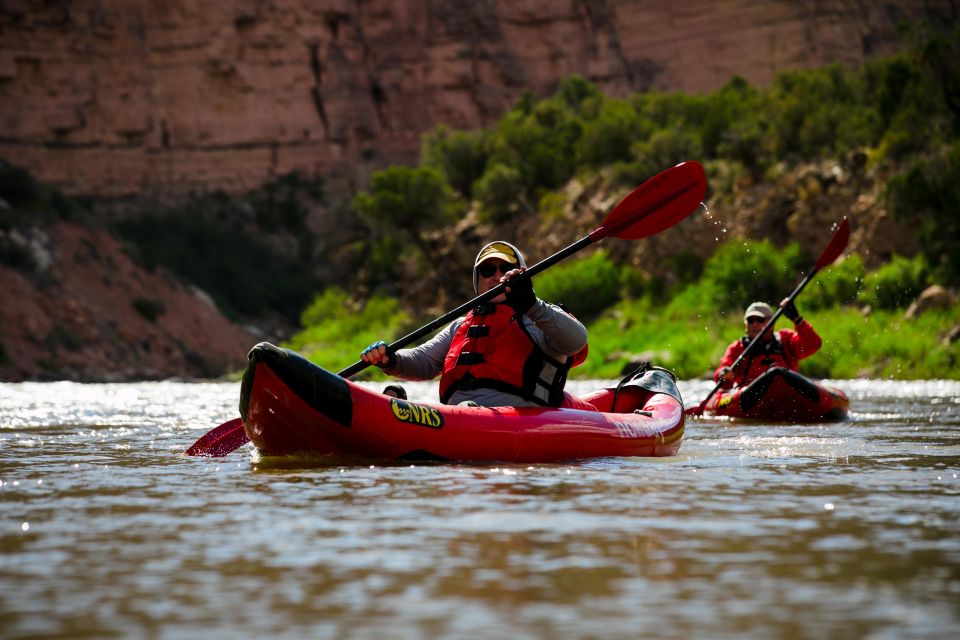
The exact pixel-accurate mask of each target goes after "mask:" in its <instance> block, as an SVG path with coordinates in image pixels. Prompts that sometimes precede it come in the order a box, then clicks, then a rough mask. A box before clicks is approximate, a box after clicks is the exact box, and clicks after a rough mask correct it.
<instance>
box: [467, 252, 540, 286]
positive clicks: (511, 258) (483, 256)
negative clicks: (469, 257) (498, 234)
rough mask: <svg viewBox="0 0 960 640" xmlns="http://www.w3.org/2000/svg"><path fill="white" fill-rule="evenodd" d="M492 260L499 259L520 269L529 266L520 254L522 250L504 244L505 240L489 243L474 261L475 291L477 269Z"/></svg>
mask: <svg viewBox="0 0 960 640" xmlns="http://www.w3.org/2000/svg"><path fill="white" fill-rule="evenodd" d="M491 258H499V259H500V260H503V261H504V262H506V263H507V264H513V265H516V266H517V267H519V268H524V267H526V266H527V263H526V261H525V260H524V259H523V254H522V253H520V250H519V249H517V248H516V247H515V246H513V245H512V244H510V243H509V242H504V241H503V240H496V241H494V242H489V243H487V244H485V245H484V246H483V248H482V249H480V251H479V252H478V253H477V259H476V260H474V261H473V290H474V291H476V290H477V267H478V266H480V264H481V263H482V262H485V261H487V260H490V259H491Z"/></svg>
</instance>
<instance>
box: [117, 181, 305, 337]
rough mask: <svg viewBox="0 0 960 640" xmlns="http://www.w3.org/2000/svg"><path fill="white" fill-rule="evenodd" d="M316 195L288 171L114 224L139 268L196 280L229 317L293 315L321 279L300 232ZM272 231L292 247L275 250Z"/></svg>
mask: <svg viewBox="0 0 960 640" xmlns="http://www.w3.org/2000/svg"><path fill="white" fill-rule="evenodd" d="M318 197H322V193H321V192H320V190H319V186H318V185H317V184H315V183H311V182H309V181H305V180H303V179H302V178H300V177H299V176H296V175H290V176H285V177H283V178H280V179H279V180H277V181H276V182H272V183H269V184H267V185H265V186H264V187H263V188H262V189H259V190H257V191H254V192H251V193H249V194H247V195H246V196H245V197H243V198H233V197H231V196H228V195H227V194H224V193H222V192H214V193H210V194H202V195H196V196H194V197H192V198H190V199H188V200H186V201H183V202H180V203H178V204H176V205H174V206H172V207H167V208H156V209H153V210H149V211H146V212H143V213H141V214H139V215H137V216H131V217H129V218H127V219H124V220H121V221H119V222H117V223H116V225H115V229H116V231H117V232H118V233H119V234H120V235H121V236H122V237H123V238H124V239H125V240H126V241H127V242H128V244H129V245H130V248H131V250H132V251H133V253H134V254H135V255H136V256H137V257H138V258H139V260H140V262H141V263H142V264H143V265H144V266H146V267H147V268H148V269H158V268H163V269H167V270H169V271H171V272H173V273H175V274H177V275H178V276H180V277H181V278H183V279H185V280H187V281H188V282H192V283H194V284H196V285H198V286H199V287H200V288H201V289H203V290H204V291H207V292H208V293H209V294H210V295H211V296H212V297H213V299H214V300H215V301H216V302H217V305H218V306H219V307H220V308H221V309H222V310H223V312H224V313H225V314H226V315H227V316H229V317H231V318H233V319H235V320H240V319H243V318H248V317H255V316H262V315H269V314H271V313H276V314H279V315H280V316H282V317H284V318H287V319H289V320H290V321H295V320H296V318H298V316H299V314H300V311H301V310H302V309H303V308H304V307H305V306H306V305H307V303H308V302H309V301H310V297H311V296H312V295H313V292H314V291H315V289H316V287H317V285H318V283H317V281H316V280H315V279H314V278H313V277H312V276H311V275H310V269H309V266H307V265H305V264H304V257H306V256H309V254H310V237H309V235H307V234H305V233H303V231H304V228H305V220H306V208H305V207H306V205H305V204H304V200H306V199H309V198H318ZM274 234H286V235H287V236H292V237H294V238H296V242H297V245H296V246H297V248H296V250H294V251H282V250H280V249H278V248H277V244H280V243H271V242H270V240H271V238H272V237H273V235H274ZM288 244H289V243H286V244H284V245H283V246H287V245H288ZM138 311H139V312H140V313H142V314H143V310H141V309H138ZM149 313H150V312H149V311H148V313H147V314H145V315H144V317H148V319H149Z"/></svg>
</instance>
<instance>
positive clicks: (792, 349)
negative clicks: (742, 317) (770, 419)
mask: <svg viewBox="0 0 960 640" xmlns="http://www.w3.org/2000/svg"><path fill="white" fill-rule="evenodd" d="M748 344H750V340H749V339H748V338H747V337H746V336H744V337H743V338H740V339H739V340H737V341H736V342H734V343H732V344H731V345H730V346H729V347H727V351H726V353H724V354H723V358H721V359H720V366H719V367H717V370H716V371H714V372H713V379H714V381H719V380H720V371H721V370H722V369H723V368H724V367H729V366H731V365H733V363H734V362H736V360H737V358H739V357H740V354H741V353H743V351H744V350H745V349H746V348H747V345H748ZM822 344H823V341H822V340H821V339H820V336H819V335H817V332H816V331H814V330H813V327H812V326H810V323H809V322H807V321H806V320H801V321H800V323H799V324H798V325H796V331H794V330H793V329H780V330H779V331H774V332H773V339H772V340H767V341H765V342H763V343H758V344H757V345H756V346H755V347H754V348H753V349H752V350H751V351H750V353H749V354H747V357H746V358H744V359H743V361H742V362H741V363H740V364H739V365H737V368H736V370H734V374H735V376H736V377H735V378H734V381H733V385H734V386H738V387H744V386H746V385H748V384H750V383H751V382H753V381H754V380H756V379H757V378H758V377H759V376H760V375H761V374H762V373H763V372H764V371H766V370H767V369H770V368H772V367H786V368H788V369H791V370H793V371H796V370H797V365H798V364H799V362H800V360H802V359H803V358H809V357H810V356H812V355H813V354H815V353H816V352H817V351H819V350H820V346H821V345H822ZM723 386H724V387H730V386H731V385H730V383H726V384H724V385H723Z"/></svg>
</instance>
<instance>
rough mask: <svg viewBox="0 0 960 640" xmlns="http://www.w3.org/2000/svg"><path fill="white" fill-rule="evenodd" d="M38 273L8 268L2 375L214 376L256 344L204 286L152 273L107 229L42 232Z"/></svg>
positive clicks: (3, 287)
mask: <svg viewBox="0 0 960 640" xmlns="http://www.w3.org/2000/svg"><path fill="white" fill-rule="evenodd" d="M32 233H33V235H32V237H30V238H29V239H27V240H28V241H29V244H30V245H31V246H32V248H33V252H34V255H35V256H36V257H37V258H38V259H37V262H38V265H37V269H36V270H35V271H34V272H33V273H31V274H25V273H22V272H20V271H16V270H13V269H10V268H7V267H0V291H2V292H3V300H4V304H3V308H2V309H0V339H2V340H0V380H14V381H19V380H24V379H28V380H62V379H71V380H79V381H123V380H151V379H162V378H168V377H171V376H180V377H185V378H209V377H215V376H219V375H221V374H223V373H225V372H227V371H231V370H236V369H239V368H242V367H243V366H244V364H245V361H246V358H245V356H246V353H247V351H248V350H249V349H250V347H251V346H253V345H254V344H255V343H256V342H257V341H258V339H257V337H255V336H254V335H253V334H252V333H250V332H249V331H248V330H246V329H244V328H241V327H238V326H236V325H234V324H232V323H231V322H230V321H228V320H227V319H226V318H225V317H224V316H223V314H222V313H220V311H219V310H218V309H217V308H216V306H215V305H214V303H213V302H212V301H211V300H210V299H209V298H208V297H207V296H206V295H205V294H203V293H202V292H201V291H199V290H196V289H192V288H190V287H188V286H185V285H183V284H182V283H178V282H176V281H175V280H173V279H172V278H170V277H168V276H165V275H164V274H163V273H148V272H146V271H144V270H143V269H141V268H140V267H139V266H138V265H137V264H135V263H134V262H133V261H132V260H131V259H130V258H129V257H128V256H127V254H126V253H125V252H124V251H123V249H122V247H121V246H120V244H119V243H118V242H117V241H116V239H114V238H113V237H111V236H110V235H109V234H107V233H106V232H104V231H102V230H96V229H91V228H89V227H86V226H82V225H79V224H77V223H73V222H61V223H58V224H55V225H53V226H52V227H49V228H48V229H47V230H44V231H41V230H39V229H34V230H33V232H32Z"/></svg>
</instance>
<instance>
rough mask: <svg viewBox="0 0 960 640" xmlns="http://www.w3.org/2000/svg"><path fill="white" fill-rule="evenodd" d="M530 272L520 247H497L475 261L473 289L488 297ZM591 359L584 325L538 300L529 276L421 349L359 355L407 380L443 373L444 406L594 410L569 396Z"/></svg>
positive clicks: (376, 346) (381, 346)
mask: <svg viewBox="0 0 960 640" xmlns="http://www.w3.org/2000/svg"><path fill="white" fill-rule="evenodd" d="M526 266H527V265H526V262H525V261H524V258H523V255H522V254H521V253H520V250H519V249H517V248H516V247H515V246H514V245H512V244H510V243H509V242H503V241H497V242H491V243H489V244H487V245H486V246H484V247H483V248H482V249H480V251H479V253H477V257H476V259H475V260H474V264H473V288H474V290H475V291H476V292H477V294H482V293H484V292H486V291H489V290H490V289H492V288H493V287H495V286H497V285H498V284H500V283H501V282H508V281H510V280H512V279H514V278H516V277H517V276H519V275H520V274H521V273H522V272H523V271H524V270H525V269H526ZM586 357H587V329H586V327H584V326H583V324H582V323H581V322H580V321H579V320H577V319H576V318H574V317H573V315H571V314H570V313H568V312H567V311H565V310H563V309H562V308H561V307H559V306H557V305H554V304H550V303H548V302H545V301H543V300H540V299H539V298H537V296H536V293H535V292H534V290H533V283H532V281H531V279H530V278H521V279H519V280H517V281H516V284H515V285H514V286H510V287H507V288H506V290H505V293H504V294H501V295H499V296H497V297H496V298H493V299H492V300H491V301H490V303H488V304H485V305H481V306H479V307H477V308H476V309H473V310H472V311H470V312H469V313H467V315H466V316H464V317H462V318H457V319H456V320H454V321H453V322H451V323H450V324H449V325H447V326H446V327H445V328H444V329H442V330H441V331H440V332H439V333H438V334H437V335H436V336H434V337H433V338H431V339H430V340H429V341H427V342H425V343H424V344H422V345H420V346H418V347H414V348H412V349H400V350H398V351H397V352H396V353H389V352H388V350H387V344H386V342H384V341H382V340H381V341H378V342H374V343H373V344H371V345H370V346H369V347H367V348H366V349H364V350H363V352H362V353H361V354H360V359H361V360H363V361H364V362H367V363H370V364H373V365H376V366H377V367H380V368H381V369H383V370H384V371H385V372H386V373H388V374H390V375H392V376H395V377H397V378H401V379H404V380H431V379H433V378H435V377H436V376H437V375H440V401H441V402H443V403H444V404H472V405H478V406H484V407H503V406H513V407H536V406H564V407H574V408H578V409H588V410H596V409H595V408H594V407H593V405H591V404H589V403H587V402H583V401H581V400H579V399H577V398H575V397H574V396H572V395H570V394H569V393H566V392H565V391H564V390H563V388H564V385H565V384H566V380H567V372H568V371H569V370H570V368H571V367H574V366H576V365H578V364H580V363H581V362H583V361H584V360H585V359H586Z"/></svg>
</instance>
